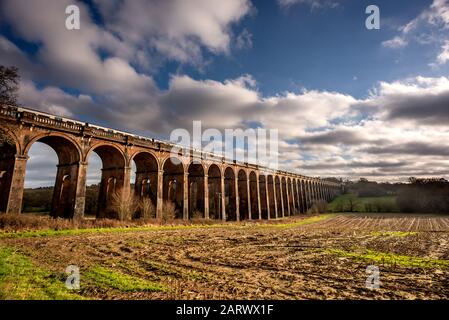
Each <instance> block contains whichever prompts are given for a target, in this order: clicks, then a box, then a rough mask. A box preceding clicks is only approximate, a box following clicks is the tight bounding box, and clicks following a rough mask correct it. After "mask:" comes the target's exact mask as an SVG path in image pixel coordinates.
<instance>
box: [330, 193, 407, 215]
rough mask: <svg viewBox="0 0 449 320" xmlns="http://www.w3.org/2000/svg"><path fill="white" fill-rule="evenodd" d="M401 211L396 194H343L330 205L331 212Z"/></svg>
mask: <svg viewBox="0 0 449 320" xmlns="http://www.w3.org/2000/svg"><path fill="white" fill-rule="evenodd" d="M351 201H352V207H353V208H352V210H353V211H352V212H373V213H374V212H400V210H399V207H398V205H397V203H396V197H395V196H383V197H358V196H357V195H355V194H342V195H340V196H338V197H336V198H335V199H334V200H333V201H332V202H331V203H329V205H328V210H329V211H330V212H350V210H351Z"/></svg>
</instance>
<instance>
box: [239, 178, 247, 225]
mask: <svg viewBox="0 0 449 320" xmlns="http://www.w3.org/2000/svg"><path fill="white" fill-rule="evenodd" d="M247 183H248V180H247V178H246V172H245V171H244V170H239V173H238V191H239V211H240V217H239V218H240V220H248V219H249V211H248V201H249V199H248V185H247Z"/></svg>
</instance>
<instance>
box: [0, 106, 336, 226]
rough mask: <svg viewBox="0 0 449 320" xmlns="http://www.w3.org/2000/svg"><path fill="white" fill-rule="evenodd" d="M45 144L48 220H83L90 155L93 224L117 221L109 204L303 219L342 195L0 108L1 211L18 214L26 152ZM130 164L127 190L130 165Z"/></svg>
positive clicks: (309, 182) (293, 178) (309, 181)
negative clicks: (97, 177) (94, 181)
mask: <svg viewBox="0 0 449 320" xmlns="http://www.w3.org/2000/svg"><path fill="white" fill-rule="evenodd" d="M35 142H41V143H44V144H46V145H48V146H50V147H51V148H53V150H54V151H55V152H56V154H57V156H58V161H59V163H58V165H57V174H56V180H55V184H54V189H53V190H54V191H53V199H52V205H51V208H52V209H51V215H52V216H53V217H64V218H81V217H83V216H84V208H85V194H86V175H87V168H88V162H87V160H88V159H89V156H90V155H91V154H92V152H95V153H96V154H97V155H98V156H99V157H100V158H101V161H102V174H101V182H100V187H99V198H98V205H97V218H106V217H107V218H115V217H117V210H116V206H115V205H114V203H115V202H114V199H116V197H117V195H118V196H119V197H123V199H125V197H128V196H129V195H130V193H131V192H134V193H135V196H136V197H137V198H139V199H144V198H148V199H150V200H151V201H152V203H153V204H154V206H155V207H156V216H157V217H159V218H160V217H162V212H163V205H164V203H167V202H171V203H173V204H174V205H175V213H176V218H180V219H185V220H188V219H191V218H192V217H193V216H195V217H202V218H206V219H220V220H225V221H226V220H237V221H239V220H245V219H276V218H280V217H285V216H290V215H294V214H297V213H302V212H306V211H307V210H308V209H309V208H310V207H311V206H312V205H313V203H314V202H316V201H319V200H324V201H330V200H331V199H332V198H333V197H335V195H336V194H338V193H339V191H340V185H339V184H337V183H334V182H330V181H326V180H320V179H317V178H311V177H305V176H302V175H298V174H295V173H290V172H285V171H279V170H270V169H268V168H263V167H260V166H257V165H252V164H249V163H240V162H237V161H228V160H226V159H225V158H223V157H222V156H218V155H213V154H210V153H203V152H197V151H194V150H189V152H188V153H187V154H189V155H188V156H185V155H183V154H182V153H181V154H176V155H173V153H172V147H173V145H172V144H170V143H168V142H163V141H159V140H155V139H149V138H145V137H140V136H136V135H132V134H128V133H124V132H120V131H116V130H112V129H108V128H103V127H99V126H95V125H90V124H87V123H82V122H78V121H75V120H70V119H63V118H59V117H56V116H52V115H48V114H44V113H40V112H36V111H33V110H29V109H24V108H13V107H9V106H0V212H8V213H17V214H19V213H21V210H22V200H23V191H24V183H25V173H26V166H27V160H28V151H29V150H30V148H31V146H32V145H33V144H34V143H35ZM133 161H134V163H135V168H136V172H135V181H134V183H133V185H134V188H133V190H131V189H132V188H131V183H130V179H131V164H132V162H133Z"/></svg>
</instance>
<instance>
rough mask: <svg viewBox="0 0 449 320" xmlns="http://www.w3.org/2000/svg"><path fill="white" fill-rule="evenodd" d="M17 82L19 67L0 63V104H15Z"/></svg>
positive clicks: (18, 80) (17, 88)
mask: <svg viewBox="0 0 449 320" xmlns="http://www.w3.org/2000/svg"><path fill="white" fill-rule="evenodd" d="M19 82H20V76H19V69H17V68H16V67H5V66H2V65H0V105H1V104H6V105H11V106H17V91H18V90H19Z"/></svg>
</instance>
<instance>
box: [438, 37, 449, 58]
mask: <svg viewBox="0 0 449 320" xmlns="http://www.w3.org/2000/svg"><path fill="white" fill-rule="evenodd" d="M448 61H449V40H446V41H445V42H444V44H443V45H442V46H441V52H440V54H439V55H438V57H437V62H438V63H439V64H445V63H446V62H448Z"/></svg>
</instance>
